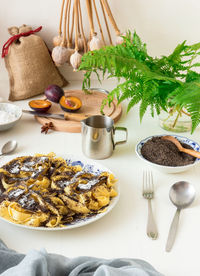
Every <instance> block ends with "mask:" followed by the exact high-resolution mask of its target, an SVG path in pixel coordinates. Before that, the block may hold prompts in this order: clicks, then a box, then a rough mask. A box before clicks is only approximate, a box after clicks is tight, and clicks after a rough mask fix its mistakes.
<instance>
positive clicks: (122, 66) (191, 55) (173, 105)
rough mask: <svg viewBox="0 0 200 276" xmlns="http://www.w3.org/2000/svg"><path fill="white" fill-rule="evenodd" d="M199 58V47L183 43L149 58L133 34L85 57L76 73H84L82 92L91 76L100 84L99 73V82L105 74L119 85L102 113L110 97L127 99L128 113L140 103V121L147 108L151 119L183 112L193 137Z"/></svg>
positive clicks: (199, 108) (199, 100)
mask: <svg viewBox="0 0 200 276" xmlns="http://www.w3.org/2000/svg"><path fill="white" fill-rule="evenodd" d="M199 55H200V43H197V44H194V45H186V41H184V42H183V43H181V44H179V45H178V46H177V47H176V48H175V50H174V51H173V52H172V54H171V55H169V56H162V57H160V58H158V57H151V56H150V55H149V54H148V53H147V48H146V44H145V43H142V41H141V39H140V37H139V36H138V35H137V33H136V32H134V33H133V34H131V32H128V33H127V34H126V36H125V37H124V42H123V44H121V45H117V46H107V47H104V48H102V49H100V50H97V51H92V52H88V53H86V54H85V55H84V56H83V58H82V63H81V65H80V67H79V70H85V71H86V73H85V75H84V80H83V89H84V90H87V89H89V87H90V78H91V74H92V73H95V74H96V75H97V77H98V79H99V81H101V80H100V74H99V71H101V72H102V78H104V76H105V74H108V78H117V79H118V80H119V81H120V83H119V84H118V85H117V87H116V88H114V89H113V90H112V91H111V92H110V93H109V95H108V98H107V99H106V100H105V101H104V102H103V103H102V112H103V107H104V106H105V105H106V104H107V102H108V103H109V104H110V103H111V102H112V101H113V99H114V97H116V98H117V99H118V102H119V103H120V102H122V101H123V100H125V99H128V100H129V104H128V111H129V110H130V109H131V108H132V107H133V106H135V105H136V104H138V103H140V109H139V110H140V111H139V113H140V120H142V118H143V116H144V114H145V112H146V110H147V108H148V107H150V110H151V115H152V116H154V114H155V113H157V114H160V111H161V110H165V111H167V110H168V108H170V109H171V110H176V111H178V114H180V113H181V112H182V110H183V108H184V109H186V110H187V112H188V113H189V114H190V116H191V119H192V133H193V132H194V130H195V128H196V127H197V125H198V124H199V123H200V74H199V73H197V72H196V71H194V68H197V67H199V66H200V63H198V62H196V59H197V57H198V56H199Z"/></svg>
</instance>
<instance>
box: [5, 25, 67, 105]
mask: <svg viewBox="0 0 200 276" xmlns="http://www.w3.org/2000/svg"><path fill="white" fill-rule="evenodd" d="M41 28H42V27H40V28H38V29H36V30H34V31H33V30H32V29H31V27H29V26H26V25H23V26H21V27H20V28H17V27H12V28H9V29H8V30H9V32H10V34H11V35H12V37H11V38H10V39H9V40H8V41H7V42H6V43H5V44H4V47H3V51H2V57H4V59H5V65H6V68H7V70H8V74H9V80H10V95H9V100H11V101H17V100H23V99H27V98H30V97H33V96H36V95H39V94H42V93H44V90H45V88H46V87H47V86H48V85H51V84H56V85H58V86H60V87H62V86H65V85H66V84H67V81H66V80H65V79H64V77H63V76H62V75H61V74H60V72H59V71H58V69H57V68H56V67H55V65H54V63H53V61H52V59H51V55H50V53H49V50H48V48H47V46H46V45H45V43H44V41H43V39H42V38H41V37H39V36H38V35H35V33H36V32H38V31H40V30H41Z"/></svg>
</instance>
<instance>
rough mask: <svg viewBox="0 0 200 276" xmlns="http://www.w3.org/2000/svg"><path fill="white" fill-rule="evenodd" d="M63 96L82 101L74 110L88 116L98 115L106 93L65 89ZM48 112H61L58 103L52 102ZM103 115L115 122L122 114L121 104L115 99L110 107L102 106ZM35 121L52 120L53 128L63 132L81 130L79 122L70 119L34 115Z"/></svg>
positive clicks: (45, 121) (44, 121)
mask: <svg viewBox="0 0 200 276" xmlns="http://www.w3.org/2000/svg"><path fill="white" fill-rule="evenodd" d="M65 96H75V97H78V98H79V99H80V100H81V101H82V107H81V108H80V109H79V110H78V111H77V112H76V113H78V114H83V115H85V114H87V115H89V116H93V115H100V114H101V113H100V108H101V104H102V101H103V100H104V99H106V98H107V94H104V93H102V92H99V91H92V92H91V94H86V93H85V92H84V91H82V90H65ZM48 112H49V113H55V114H59V113H63V114H64V111H63V110H62V109H61V107H60V105H59V104H56V103H52V106H51V108H50V109H49V110H48ZM104 113H105V115H107V116H109V117H111V118H112V119H113V120H114V122H117V121H118V120H119V119H120V117H121V114H122V107H121V105H120V104H119V105H118V104H117V100H116V99H114V101H113V102H112V103H111V105H110V107H109V106H108V105H106V106H105V108H104ZM35 118H36V119H37V121H38V122H39V123H40V124H42V125H44V124H45V123H49V122H52V123H53V125H54V130H57V131H63V132H74V133H75V132H81V123H80V122H75V121H71V120H59V119H52V118H44V117H37V116H36V117H35Z"/></svg>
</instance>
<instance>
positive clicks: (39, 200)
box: [0, 154, 117, 227]
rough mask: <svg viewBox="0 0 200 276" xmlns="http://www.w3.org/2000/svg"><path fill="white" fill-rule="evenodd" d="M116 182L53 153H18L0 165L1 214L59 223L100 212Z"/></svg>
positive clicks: (51, 224) (19, 220) (49, 224)
mask: <svg viewBox="0 0 200 276" xmlns="http://www.w3.org/2000/svg"><path fill="white" fill-rule="evenodd" d="M115 182H116V180H115V179H114V176H113V175H112V174H110V173H108V172H102V173H99V174H98V175H96V174H92V173H89V172H86V171H84V170H83V169H82V168H81V167H80V166H69V165H68V164H67V163H66V161H65V160H64V159H62V158H56V157H55V155H54V154H49V155H46V156H43V155H35V156H23V157H18V158H15V159H13V160H11V161H10V162H9V163H7V164H5V165H4V166H3V167H2V168H0V216H2V217H4V218H6V219H8V220H10V221H12V222H14V223H18V224H24V225H29V226H35V227H40V226H43V227H62V226H64V225H67V224H71V223H74V222H75V221H77V220H83V219H87V218H88V217H91V216H94V215H96V214H98V213H101V212H103V211H104V210H105V208H106V207H107V206H108V205H109V203H110V200H111V199H112V198H113V197H115V196H116V195H117V192H116V190H115Z"/></svg>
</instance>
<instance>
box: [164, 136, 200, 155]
mask: <svg viewBox="0 0 200 276" xmlns="http://www.w3.org/2000/svg"><path fill="white" fill-rule="evenodd" d="M161 139H164V140H168V141H171V142H172V143H174V144H175V146H177V148H178V150H179V151H182V152H185V153H187V154H189V155H192V156H194V157H197V158H200V152H199V151H195V150H192V149H186V148H184V147H183V146H182V145H181V143H180V142H179V141H178V140H177V139H176V138H175V137H173V136H170V135H166V136H162V138H161Z"/></svg>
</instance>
